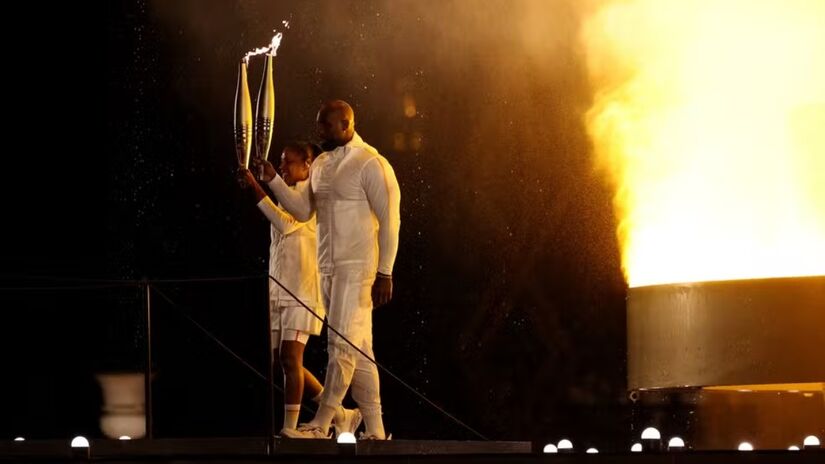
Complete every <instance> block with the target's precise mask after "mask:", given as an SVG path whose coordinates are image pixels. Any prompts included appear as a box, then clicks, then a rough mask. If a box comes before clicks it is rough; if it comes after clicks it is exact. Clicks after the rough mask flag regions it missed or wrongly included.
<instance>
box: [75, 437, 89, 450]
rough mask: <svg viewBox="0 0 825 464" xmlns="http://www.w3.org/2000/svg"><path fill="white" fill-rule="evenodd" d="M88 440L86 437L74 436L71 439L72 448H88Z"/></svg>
mask: <svg viewBox="0 0 825 464" xmlns="http://www.w3.org/2000/svg"><path fill="white" fill-rule="evenodd" d="M88 447H89V440H87V439H86V437H81V436H79V435H78V436H76V437H74V438H73V439H72V448H88Z"/></svg>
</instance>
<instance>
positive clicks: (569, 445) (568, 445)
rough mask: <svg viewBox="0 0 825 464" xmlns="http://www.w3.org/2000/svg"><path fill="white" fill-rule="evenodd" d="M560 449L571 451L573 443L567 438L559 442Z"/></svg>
mask: <svg viewBox="0 0 825 464" xmlns="http://www.w3.org/2000/svg"><path fill="white" fill-rule="evenodd" d="M558 449H560V450H571V449H573V442H572V441H570V440H568V439H566V438H565V439H563V440H561V441H559V444H558Z"/></svg>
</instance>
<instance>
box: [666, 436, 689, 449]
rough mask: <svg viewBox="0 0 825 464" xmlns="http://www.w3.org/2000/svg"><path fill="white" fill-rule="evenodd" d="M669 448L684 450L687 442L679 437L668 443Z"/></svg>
mask: <svg viewBox="0 0 825 464" xmlns="http://www.w3.org/2000/svg"><path fill="white" fill-rule="evenodd" d="M667 447H668V448H684V447H685V441H684V440H682V439H681V438H679V437H673V438H671V439H670V441H669V442H667Z"/></svg>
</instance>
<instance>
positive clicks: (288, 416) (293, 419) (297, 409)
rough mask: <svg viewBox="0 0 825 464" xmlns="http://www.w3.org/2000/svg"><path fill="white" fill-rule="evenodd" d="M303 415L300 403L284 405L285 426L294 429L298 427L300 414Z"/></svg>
mask: <svg viewBox="0 0 825 464" xmlns="http://www.w3.org/2000/svg"><path fill="white" fill-rule="evenodd" d="M300 415H301V405H300V404H285V405H284V428H285V429H294V428H295V427H298V416H300Z"/></svg>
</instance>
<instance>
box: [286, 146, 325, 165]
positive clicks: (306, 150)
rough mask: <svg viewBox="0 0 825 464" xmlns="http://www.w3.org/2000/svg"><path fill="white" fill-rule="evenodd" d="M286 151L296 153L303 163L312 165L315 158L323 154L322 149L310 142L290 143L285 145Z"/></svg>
mask: <svg viewBox="0 0 825 464" xmlns="http://www.w3.org/2000/svg"><path fill="white" fill-rule="evenodd" d="M284 150H290V151H294V152H295V153H298V154H299V155H301V161H306V162H308V163H312V162H313V161H314V160H315V158H316V157H317V156H318V155H320V154H321V153H323V150H322V149H321V147H319V146H318V145H316V144H314V143H309V142H301V141H298V142H289V143H287V144H286V145H284Z"/></svg>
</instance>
